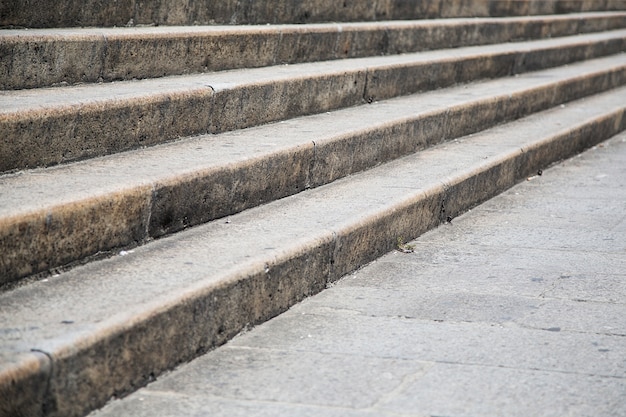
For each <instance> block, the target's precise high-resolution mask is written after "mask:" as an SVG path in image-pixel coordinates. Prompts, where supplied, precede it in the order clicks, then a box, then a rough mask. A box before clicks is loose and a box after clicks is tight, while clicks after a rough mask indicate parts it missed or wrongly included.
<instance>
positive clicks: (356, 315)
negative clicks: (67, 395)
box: [93, 134, 626, 417]
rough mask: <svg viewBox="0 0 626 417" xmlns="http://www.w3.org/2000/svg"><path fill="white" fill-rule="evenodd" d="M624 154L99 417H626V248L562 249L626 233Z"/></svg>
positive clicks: (353, 284)
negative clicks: (544, 240) (152, 415)
mask: <svg viewBox="0 0 626 417" xmlns="http://www.w3.org/2000/svg"><path fill="white" fill-rule="evenodd" d="M625 155H626V134H620V135H618V136H616V137H614V138H613V139H611V140H609V141H607V142H605V143H603V145H602V146H601V147H595V148H594V149H592V150H590V151H588V152H586V153H585V154H583V155H582V156H580V157H577V158H575V159H573V160H569V161H566V162H564V163H563V164H560V165H557V166H555V167H552V168H549V169H546V170H544V172H543V175H542V176H536V177H533V178H532V179H531V180H530V181H525V182H523V183H521V184H520V185H518V186H516V187H514V188H512V189H511V190H509V191H507V192H505V193H504V194H503V195H502V196H499V197H495V198H494V199H493V200H490V201H489V202H487V203H486V204H484V205H482V206H478V207H476V208H475V209H473V210H471V211H469V212H467V213H465V214H463V215H461V216H459V217H458V218H455V219H453V221H452V222H451V223H449V224H445V225H442V226H440V227H439V228H437V229H435V230H432V231H430V232H428V233H426V234H424V235H423V236H422V237H420V238H418V239H417V240H415V241H413V242H411V244H412V245H414V246H415V248H414V252H412V253H401V252H399V251H393V252H390V253H388V254H387V255H385V256H383V257H382V258H380V259H379V260H377V261H375V262H373V263H371V264H369V265H368V266H366V267H364V268H362V269H360V270H358V271H356V272H354V273H352V274H350V275H348V276H346V277H344V278H343V279H341V280H339V281H338V282H336V283H335V284H333V285H332V286H331V287H330V288H328V289H327V290H325V291H323V292H322V293H321V294H318V295H316V296H313V297H311V298H309V299H306V300H304V301H303V302H301V303H300V304H298V305H296V306H294V307H292V308H291V309H290V310H289V311H288V312H286V313H284V314H282V315H281V316H279V317H277V318H275V319H273V320H271V321H269V322H267V323H265V324H263V325H260V326H258V327H257V328H255V329H252V330H250V331H248V332H246V333H244V334H242V335H240V336H238V337H236V338H235V339H233V340H231V341H230V342H228V343H227V344H226V345H225V346H223V347H221V348H218V349H216V350H215V351H213V352H210V353H208V354H206V355H204V356H203V357H201V358H199V359H198V360H195V361H193V362H190V363H189V364H186V365H184V366H182V367H180V368H179V369H177V370H176V371H173V372H172V373H170V374H168V375H165V376H163V377H161V378H158V380H157V381H156V382H154V383H152V384H150V385H149V386H148V387H146V388H144V389H141V390H139V391H138V392H136V393H134V394H132V395H130V396H129V397H127V398H125V399H123V400H119V401H112V402H111V403H110V404H109V405H107V406H106V407H104V408H103V409H101V410H98V411H96V412H94V413H93V416H94V417H95V416H98V417H105V416H125V415H128V416H130V415H147V413H148V412H149V410H151V409H152V410H155V409H157V407H163V408H164V409H166V410H167V412H169V413H170V414H171V415H173V414H174V413H176V415H179V416H186V415H195V414H196V413H201V412H209V411H210V412H212V413H214V415H231V414H230V413H232V414H234V415H238V413H247V414H248V415H266V414H267V413H272V415H285V416H287V415H290V416H293V415H303V416H304V415H310V414H312V413H313V414H316V415H328V416H334V415H337V414H341V415H348V416H352V415H360V416H369V415H382V416H387V415H410V416H470V415H471V416H501V415H511V416H527V415H533V416H562V415H569V416H591V415H593V416H607V417H608V416H619V415H623V414H624V413H625V412H626V406H625V404H626V403H625V402H624V401H623V398H624V395H625V394H626V360H625V358H626V345H625V344H624V338H625V337H626V334H625V323H626V322H625V321H624V316H625V314H626V274H624V271H625V270H626V269H625V268H624V267H625V266H626V265H625V259H626V256H624V255H625V253H626V249H625V248H624V247H623V242H624V238H623V236H624V235H621V236H619V237H618V238H617V241H616V243H617V244H616V246H615V247H614V248H613V249H611V250H609V248H607V247H606V245H605V244H604V243H603V242H602V241H601V240H598V239H589V240H588V242H587V245H586V246H582V245H577V246H576V247H575V248H571V247H570V246H569V245H568V244H558V242H561V241H571V240H577V241H581V242H582V241H583V237H585V236H589V235H591V234H595V235H597V236H602V235H605V234H607V233H608V234H610V232H612V231H614V230H616V229H617V230H622V229H623V227H624V225H623V223H624V215H625V214H626V206H624V205H623V204H620V203H621V202H623V201H626V183H625V178H626V176H625V175H624V170H626V165H624V164H623V163H622V161H623V158H624V156H625ZM598 180H602V183H601V184H598ZM543 184H545V187H543ZM555 190H562V191H563V192H562V193H560V194H559V193H556V192H555ZM597 202H600V203H602V202H606V203H607V205H608V207H610V213H612V214H613V216H612V217H613V218H612V219H607V221H606V222H602V221H598V218H597V217H598V216H601V217H604V216H605V215H606V213H603V212H602V211H601V210H600V209H601V208H602V207H603V205H602V204H600V205H596V204H595V203H597ZM577 203H580V204H579V205H577ZM561 205H562V208H563V210H562V211H563V212H564V213H567V216H551V213H553V212H557V213H558V212H560V210H559V207H560V206H561ZM572 217H573V218H575V219H576V223H575V224H574V225H572V224H570V218H572ZM528 218H534V219H535V220H536V223H534V225H533V223H532V222H530V221H529V220H528ZM521 225H524V228H523V229H522V228H521ZM536 230H540V232H538V231H536ZM507 231H508V232H507ZM540 235H546V236H551V240H550V241H549V244H544V245H541V244H538V243H537V236H540ZM577 236H580V238H577ZM620 245H621V246H620ZM170 410H175V411H170Z"/></svg>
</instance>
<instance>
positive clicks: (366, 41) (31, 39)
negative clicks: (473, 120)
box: [0, 12, 626, 89]
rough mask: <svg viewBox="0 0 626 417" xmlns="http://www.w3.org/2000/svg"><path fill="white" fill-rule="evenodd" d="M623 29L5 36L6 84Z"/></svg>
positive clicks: (590, 24)
mask: <svg viewBox="0 0 626 417" xmlns="http://www.w3.org/2000/svg"><path fill="white" fill-rule="evenodd" d="M622 28H626V13H624V12H609V13H607V12H595V13H577V14H567V15H552V16H522V17H512V18H461V19H435V20H422V21H388V22H370V23H343V24H339V23H329V24H309V25H273V26H265V25H264V26H186V27H135V28H109V29H106V28H85V29H39V30H4V31H0V88H1V89H22V88H36V87H46V86H51V85H53V84H62V83H66V84H67V83H69V84H75V83H81V82H82V83H84V82H100V81H116V80H130V79H141V78H153V77H163V76H168V75H180V74H188V73H199V72H210V71H220V70H227V69H236V68H254V67H262V66H271V65H278V64H296V63H302V62H313V61H325V60H332V59H342V58H357V57H365V56H376V55H393V54H401V53H409V52H418V51H424V50H429V49H443V48H455V47H461V46H473V45H485V44H495V43H502V42H512V41H520V40H530V39H541V38H550V37H561V36H570V35H575V34H584V33H591V32H600V31H606V30H613V29H622Z"/></svg>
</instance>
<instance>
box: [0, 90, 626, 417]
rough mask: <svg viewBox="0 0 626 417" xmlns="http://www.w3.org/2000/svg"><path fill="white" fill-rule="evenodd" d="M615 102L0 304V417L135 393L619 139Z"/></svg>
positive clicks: (387, 172)
mask: <svg viewBox="0 0 626 417" xmlns="http://www.w3.org/2000/svg"><path fill="white" fill-rule="evenodd" d="M625 93H626V91H625V90H624V88H621V89H616V90H613V91H610V92H606V93H602V94H599V95H596V96H593V97H588V98H585V99H583V100H580V101H576V102H571V103H569V104H567V105H566V106H558V107H556V108H553V109H550V110H547V111H545V112H542V113H537V114H534V115H532V116H529V117H527V118H524V119H520V120H517V121H514V122H511V123H509V124H504V125H500V126H497V127H495V128H492V129H489V130H486V131H483V132H481V133H477V134H474V135H472V136H466V137H463V138H460V139H459V140H456V141H453V142H449V143H445V144H441V145H438V146H435V147H432V148H429V149H426V150H424V151H422V152H418V153H416V154H412V155H409V156H407V157H404V158H400V159H397V160H395V161H392V162H389V163H387V164H383V165H381V166H378V167H376V168H374V169H371V170H368V171H364V172H362V173H359V174H355V175H352V176H349V177H347V178H344V179H340V180H338V181H335V182H333V183H331V184H328V185H324V186H321V187H318V188H315V189H312V190H308V191H305V192H302V193H299V194H298V195H295V196H291V197H287V198H284V199H281V200H278V201H275V202H272V203H269V204H267V205H264V206H260V207H257V208H253V209H250V210H246V211H245V212H242V213H239V214H236V215H233V216H231V217H230V218H229V219H227V220H226V219H223V220H218V221H215V222H211V223H208V224H206V225H203V226H199V227H197V228H193V229H189V230H186V231H183V232H180V233H177V234H175V235H173V236H170V237H167V238H164V239H160V240H157V241H154V242H151V243H149V244H147V245H145V246H142V247H139V248H136V249H135V250H133V251H127V252H123V253H120V256H116V257H113V258H110V259H107V260H103V261H98V262H92V263H90V264H88V265H85V266H81V267H78V268H75V269H73V270H71V271H68V272H66V273H63V274H61V275H59V276H55V277H50V278H49V279H46V280H43V281H39V282H36V283H31V284H30V285H27V286H23V287H20V288H16V289H13V290H12V291H8V292H5V293H3V294H1V295H0V306H2V308H1V309H0V323H2V329H3V331H2V332H0V345H1V346H2V350H1V351H0V358H1V360H0V395H2V398H6V399H8V401H6V402H3V403H2V404H1V405H0V407H2V408H0V410H1V412H0V414H2V415H41V414H46V415H55V416H56V415H59V416H60V415H63V416H78V415H83V414H84V413H86V412H88V411H89V410H91V409H94V408H97V407H100V406H102V405H103V404H104V403H105V402H106V401H107V400H108V399H109V398H111V397H112V396H117V397H119V396H120V395H123V394H124V393H127V392H129V391H132V390H135V389H137V388H138V387H139V386H142V385H143V384H145V383H147V382H149V381H150V380H152V379H154V378H155V377H156V376H157V375H159V374H160V373H161V372H163V371H165V370H167V369H171V368H173V367H175V366H176V365H178V364H180V363H181V362H184V361H188V360H190V359H192V358H193V357H195V356H198V355H199V354H202V353H204V352H206V351H207V350H208V349H211V348H212V347H214V346H216V345H219V344H221V343H224V342H225V341H226V340H228V339H229V338H231V337H232V336H233V335H235V334H236V333H238V332H239V331H241V330H242V329H244V328H245V327H246V326H250V325H254V324H255V323H259V322H261V321H264V320H267V319H268V318H270V317H272V316H274V315H276V314H279V313H280V312H281V311H284V310H285V309H287V308H288V307H289V306H291V305H292V304H293V303H295V302H297V301H298V300H300V299H302V298H303V297H305V296H307V295H310V294H312V293H315V292H318V291H320V290H322V289H323V288H324V287H325V286H326V285H327V284H329V283H331V282H333V281H334V280H336V279H338V278H339V277H341V276H342V275H344V274H346V273H348V272H350V271H352V270H354V269H355V268H358V267H359V266H361V265H363V264H365V263H367V262H369V261H372V260H373V259H375V258H376V257H378V256H380V255H382V254H384V253H385V252H387V251H389V250H391V249H393V248H394V247H395V246H396V245H397V244H398V242H399V241H408V240H410V239H413V238H414V237H416V236H417V235H419V234H421V233H423V232H425V231H426V230H428V229H430V228H432V227H435V226H436V225H438V224H439V223H441V222H443V221H446V219H448V220H449V219H452V218H454V217H455V216H457V215H458V214H460V213H462V212H463V211H465V210H467V209H469V208H471V207H473V206H474V205H476V204H478V203H480V202H482V201H485V200H486V199H488V198H490V197H491V196H493V195H495V194H497V193H499V192H501V191H503V190H505V189H507V188H508V187H510V186H512V185H514V184H515V183H516V182H517V181H519V180H521V179H525V178H526V177H528V176H530V175H534V174H536V172H537V171H538V170H539V169H543V168H545V167H546V166H548V165H549V164H550V163H552V162H554V161H557V160H560V159H562V158H566V157H568V156H571V155H573V154H575V153H577V152H580V151H581V150H583V149H584V148H586V147H589V146H593V145H594V144H597V143H599V142H600V141H602V140H604V139H606V138H608V137H610V136H612V135H614V134H616V133H618V132H619V131H620V130H623V129H624V128H625V127H626V118H625V117H624V112H625V111H626V100H624V97H625ZM42 410H43V413H42ZM20 413H21V414H20ZM29 413H30V414H29Z"/></svg>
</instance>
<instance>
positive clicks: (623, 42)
mask: <svg viewBox="0 0 626 417" xmlns="http://www.w3.org/2000/svg"><path fill="white" fill-rule="evenodd" d="M625 49H626V38H624V39H617V40H610V41H607V42H601V43H598V44H593V45H575V46H571V47H567V48H562V47H560V48H546V49H543V50H537V51H532V52H529V53H505V54H501V55H492V56H478V57H476V58H473V59H467V60H464V61H463V62H459V61H454V60H449V61H443V62H440V63H438V64H437V65H430V64H424V65H410V66H409V65H407V66H406V67H394V68H389V69H385V68H381V69H370V70H368V72H367V81H366V89H365V95H364V97H365V99H366V101H368V102H372V101H376V100H384V99H389V98H392V97H397V96H400V95H403V94H411V93H417V92H421V91H426V90H429V89H433V88H443V87H449V86H451V85H454V84H457V83H462V82H467V81H470V80H479V79H482V78H498V77H504V76H507V75H511V74H521V73H523V72H526V71H537V70H541V69H545V68H551V67H556V66H560V65H566V64H569V63H573V62H577V61H582V60H586V59H592V58H593V57H600V56H607V55H612V54H615V53H619V52H621V51H623V50H625Z"/></svg>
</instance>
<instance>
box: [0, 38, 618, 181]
mask: <svg viewBox="0 0 626 417" xmlns="http://www.w3.org/2000/svg"><path fill="white" fill-rule="evenodd" d="M559 49H560V47H558V46H555V47H552V48H542V49H541V50H537V51H534V52H533V51H528V50H524V51H519V52H518V53H511V52H502V53H493V54H483V55H479V56H473V57H469V58H447V59H440V60H438V61H430V62H425V63H413V64H402V65H400V64H398V65H394V66H392V67H387V68H385V67H382V68H375V67H370V68H359V69H353V70H351V71H349V72H336V73H325V74H317V75H308V76H304V77H298V78H296V77H292V78H287V79H277V80H276V81H274V82H265V83H257V84H247V85H246V84H244V85H241V86H237V87H232V86H228V85H222V86H220V85H219V84H214V85H213V86H210V85H208V84H207V85H204V86H198V87H197V88H196V90H193V91H186V92H180V93H177V94H169V95H168V94H163V95H161V96H148V97H145V98H137V99H132V100H117V101H112V100H107V101H103V102H98V103H93V104H81V103H77V104H75V105H71V106H67V107H64V108H60V109H59V108H43V109H41V110H39V109H32V110H31V111H29V112H26V113H20V112H17V113H8V114H5V115H3V116H1V118H0V141H3V142H0V171H10V170H18V169H25V168H34V167H39V166H49V165H55V164H58V163H62V162H70V161H74V160H79V159H84V158H89V157H96V156H102V155H106V154H109V153H115V152H121V151H124V150H129V149H133V148H137V147H140V146H146V145H154V144H157V143H161V142H164V141H167V140H171V139H174V138H177V137H184V136H190V135H194V134H201V133H207V132H210V133H219V132H224V131H229V130H234V129H241V128H245V127H250V126H256V125H260V124H264V123H269V122H272V121H277V120H283V119H286V118H292V117H297V116H301V115H305V114H312V113H320V112H325V111H329V110H333V109H338V108H343V107H349V106H353V105H357V104H361V103H363V100H364V98H365V99H366V100H367V101H372V100H379V99H385V98H390V97H394V96H396V95H401V94H410V93H415V92H418V91H424V90H427V89H434V88H440V87H445V86H449V85H452V84H454V83H463V82H469V81H472V80H475V79H480V78H493V77H499V76H503V75H507V74H510V73H512V72H519V71H522V70H524V69H525V68H526V67H528V66H530V67H532V68H533V69H539V68H547V66H549V65H563V64H567V63H571V62H573V61H572V59H577V58H578V59H581V58H583V57H584V58H586V59H589V58H592V57H600V56H606V55H609V54H613V53H619V52H621V51H623V50H625V49H626V37H622V38H617V39H614V40H603V41H598V42H595V43H593V44H587V45H581V44H578V46H572V47H571V48H567V49H568V51H569V52H571V54H572V57H571V59H570V58H569V55H568V54H567V53H560V52H559ZM526 61H528V63H525V62H526ZM209 82H210V78H207V83H209ZM9 97H10V96H9Z"/></svg>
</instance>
